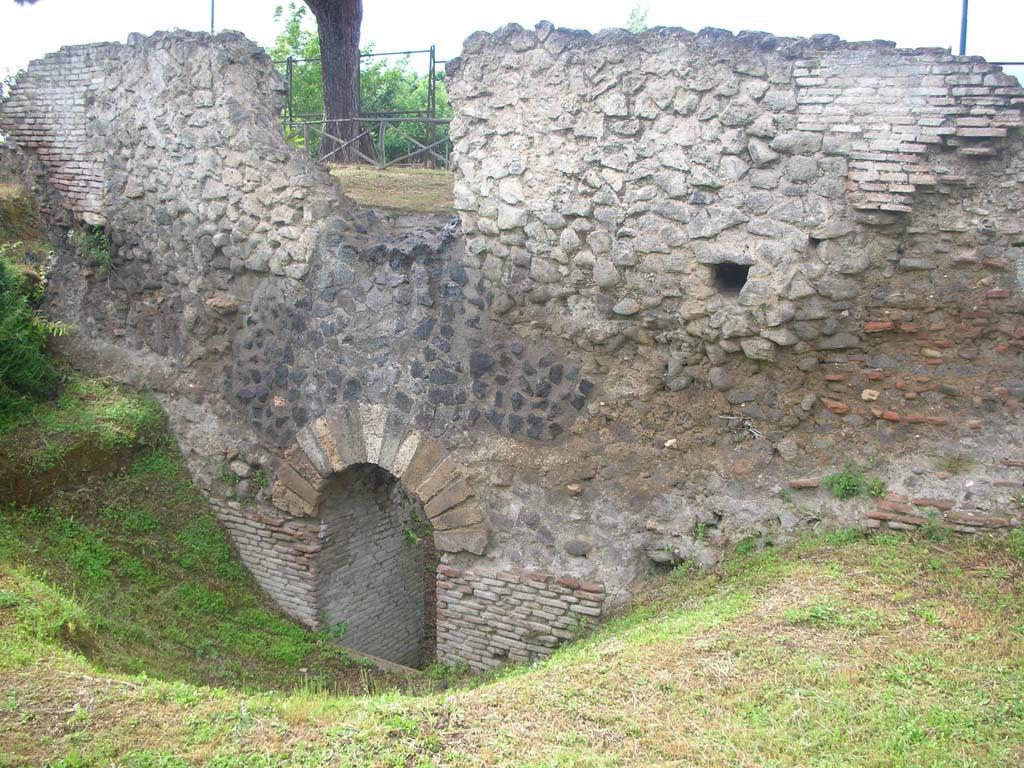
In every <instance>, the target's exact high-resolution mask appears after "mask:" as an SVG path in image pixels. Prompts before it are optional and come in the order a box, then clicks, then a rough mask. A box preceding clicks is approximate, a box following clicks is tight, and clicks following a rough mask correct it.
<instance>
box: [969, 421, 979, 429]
mask: <svg viewBox="0 0 1024 768" xmlns="http://www.w3.org/2000/svg"><path fill="white" fill-rule="evenodd" d="M967 426H968V428H970V429H981V419H968V420H967Z"/></svg>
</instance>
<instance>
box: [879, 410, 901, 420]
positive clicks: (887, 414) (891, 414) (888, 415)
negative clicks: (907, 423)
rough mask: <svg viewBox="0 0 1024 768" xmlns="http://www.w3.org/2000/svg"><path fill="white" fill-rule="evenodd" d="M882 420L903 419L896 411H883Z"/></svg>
mask: <svg viewBox="0 0 1024 768" xmlns="http://www.w3.org/2000/svg"><path fill="white" fill-rule="evenodd" d="M882 418H883V419H885V420H886V421H902V418H901V417H900V415H899V414H898V413H897V412H896V411H882Z"/></svg>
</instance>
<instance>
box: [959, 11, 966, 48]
mask: <svg viewBox="0 0 1024 768" xmlns="http://www.w3.org/2000/svg"><path fill="white" fill-rule="evenodd" d="M960 55H961V56H966V55H967V0H964V12H963V15H962V16H961V17H960Z"/></svg>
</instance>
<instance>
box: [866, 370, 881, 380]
mask: <svg viewBox="0 0 1024 768" xmlns="http://www.w3.org/2000/svg"><path fill="white" fill-rule="evenodd" d="M867 377H868V380H869V381H881V380H882V379H884V378H885V374H884V373H883V372H882V371H868V374H867Z"/></svg>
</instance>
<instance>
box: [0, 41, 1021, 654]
mask: <svg viewBox="0 0 1024 768" xmlns="http://www.w3.org/2000/svg"><path fill="white" fill-rule="evenodd" d="M69 71H70V72H80V71H88V73H89V74H88V79H87V80H86V79H82V80H81V81H75V82H77V83H78V84H77V85H75V86H74V87H70V88H68V87H66V84H67V83H69V82H71V80H70V79H69V78H68V77H66V76H65V75H66V74H67V72H69ZM450 86H451V92H452V96H453V103H454V104H455V107H456V110H457V118H456V121H455V123H454V125H453V136H454V137H455V139H456V198H457V206H458V208H459V210H460V212H461V213H462V215H463V225H464V228H465V236H463V235H462V233H461V232H460V231H459V229H458V227H457V226H455V224H454V223H452V222H448V221H447V219H446V218H442V219H440V220H423V219H414V218H408V217H405V218H403V217H397V216H394V215H391V214H382V213H378V212H373V211H367V210H361V209H358V208H356V207H354V206H352V205H351V204H350V203H349V202H348V201H346V200H345V199H344V198H343V197H342V196H341V195H340V193H339V190H338V187H337V185H336V184H334V182H333V181H332V180H330V179H329V178H328V177H327V176H326V175H325V174H324V173H323V171H322V170H320V169H318V168H316V167H314V166H312V165H311V164H310V163H308V162H307V161H306V160H305V159H304V158H303V157H302V156H301V154H300V153H297V152H293V151H292V150H291V149H290V148H289V147H288V146H287V144H286V143H285V142H284V140H283V139H282V138H281V136H280V131H279V125H278V123H277V116H278V109H279V107H280V92H279V81H278V79H277V77H276V75H275V74H274V73H273V71H272V68H271V66H270V63H269V61H268V60H267V59H266V57H265V55H264V54H263V53H262V52H260V51H259V50H258V49H257V48H256V47H255V46H253V45H252V44H250V43H248V42H247V41H245V40H244V39H242V38H241V37H239V36H236V35H231V34H227V35H219V36H217V37H209V36H206V35H194V34H186V33H170V34H159V35H156V36H154V37H152V38H133V39H132V40H130V41H129V44H128V45H124V46H121V45H105V46H88V47H84V48H72V49H64V50H63V51H61V52H60V53H57V54H53V55H51V56H50V57H47V58H46V59H44V60H43V61H42V62H39V63H36V64H33V66H32V67H30V69H29V71H28V73H27V74H26V76H25V77H24V78H23V79H22V80H21V81H19V84H18V87H17V88H16V89H15V92H14V95H13V96H12V98H11V99H10V100H9V101H8V102H6V103H5V104H3V105H2V107H0V125H2V126H3V128H4V130H5V131H7V132H8V133H9V134H10V135H11V137H12V138H13V139H14V140H15V141H17V142H18V143H19V144H20V145H21V146H22V147H23V148H24V149H25V150H28V151H32V152H35V153H36V154H37V157H38V160H39V161H40V162H41V166H40V167H42V168H43V169H44V170H45V175H46V176H47V177H48V178H49V179H52V180H54V181H53V182H52V183H51V184H50V185H49V188H50V189H51V191H53V188H54V187H56V191H57V193H58V195H59V196H58V197H57V198H56V199H55V202H54V203H53V205H54V206H55V207H60V208H61V210H63V211H64V212H65V215H66V217H67V219H68V220H74V221H83V220H84V221H91V222H100V221H101V222H103V223H104V225H105V227H106V231H107V232H108V234H109V235H110V237H111V239H112V243H113V246H112V253H111V255H112V268H111V269H109V270H106V271H104V270H102V269H100V268H99V267H97V266H96V265H90V264H88V263H86V262H84V261H83V260H82V258H81V257H79V256H77V255H76V254H75V253H73V252H72V251H71V250H70V249H65V250H64V251H63V253H62V256H61V261H60V264H59V267H58V269H59V275H58V276H57V277H56V278H55V279H54V280H52V281H51V286H52V289H53V294H52V296H51V297H50V299H49V301H50V305H49V308H48V311H49V312H50V313H51V315H53V316H54V317H55V318H59V319H63V320H66V321H70V322H74V323H76V324H77V325H78V327H79V333H78V334H77V335H76V336H75V337H74V338H73V339H71V340H70V342H69V347H68V351H69V352H70V353H71V354H72V355H73V357H74V358H75V359H76V361H77V362H78V363H79V364H80V365H83V366H84V367H86V368H91V369H94V370H97V371H102V372H104V373H107V374H111V375H116V376H118V377H119V378H121V379H123V380H125V381H128V382H130V383H133V384H135V385H137V386H140V387H143V388H146V389H149V390H151V391H153V392H155V393H156V394H157V396H158V397H160V398H161V400H162V402H163V403H164V404H165V406H166V408H167V411H168V413H169V415H170V419H171V422H172V425H173V427H174V429H175V431H176V433H177V434H178V436H179V439H180V441H181V444H182V447H183V450H184V452H185V455H186V457H187V459H188V462H189V466H190V468H191V470H192V472H193V475H194V477H195V478H196V480H197V482H198V483H199V484H201V485H202V486H203V487H204V488H205V489H206V490H207V491H208V492H209V493H210V494H211V496H212V497H213V498H214V499H215V500H216V501H217V502H218V504H219V508H220V510H221V515H222V519H223V521H224V523H225V525H226V526H227V527H228V528H229V529H230V530H231V531H232V534H233V536H234V538H235V541H236V542H237V544H238V546H239V550H240V552H241V553H242V556H243V558H244V559H245V562H246V564H247V565H248V567H249V568H250V569H251V570H252V572H253V573H254V574H255V575H256V577H257V579H258V580H259V581H260V583H261V584H262V585H263V586H264V587H265V588H266V589H267V590H268V591H269V592H270V593H271V594H272V595H273V596H274V597H275V599H276V600H277V601H278V602H279V604H280V605H281V606H282V607H283V608H284V609H285V610H286V611H288V612H289V613H290V614H291V615H292V616H294V617H296V618H298V619H299V620H302V621H304V622H306V623H308V624H311V625H316V624H318V623H319V622H320V621H321V614H322V612H323V611H324V610H325V608H328V607H329V606H328V603H330V604H332V605H341V602H332V600H333V598H332V599H331V600H327V599H325V596H326V595H327V593H328V592H329V591H330V590H329V589H327V588H326V586H325V585H329V584H331V583H334V582H333V580H334V579H335V578H337V579H338V583H342V582H344V579H345V577H346V574H345V573H342V572H340V570H339V569H342V568H344V567H345V566H344V565H341V564H339V563H340V562H341V560H343V559H344V558H341V560H339V558H338V557H334V555H337V554H338V552H339V551H340V550H338V549H337V548H336V547H335V548H333V549H332V547H333V544H332V542H334V543H336V542H338V541H339V540H340V538H339V536H340V535H341V528H343V527H344V526H338V525H336V523H337V522H338V520H340V517H341V516H339V515H337V514H335V512H337V510H336V509H335V507H336V506H337V504H336V501H337V498H338V497H337V493H338V491H337V489H338V485H337V484H338V482H339V478H344V477H346V476H351V468H353V467H357V466H360V465H366V464H370V465H376V466H377V467H379V468H380V470H379V471H382V472H386V473H388V475H390V476H391V477H393V478H395V479H396V480H397V481H398V482H399V483H400V484H401V487H402V488H404V492H407V493H408V494H409V497H408V501H409V504H410V505H412V506H415V505H422V508H423V512H424V515H425V517H426V518H427V520H428V522H429V524H430V526H431V528H432V530H433V542H434V544H435V545H436V548H437V550H438V552H439V553H440V555H441V560H442V565H441V566H440V568H439V571H438V586H439V592H438V596H437V638H438V641H437V642H438V648H437V651H438V656H439V658H441V659H443V660H446V661H455V660H464V661H467V662H469V663H470V664H471V665H473V666H475V667H478V668H485V667H489V666H493V665H494V664H495V663H500V662H501V661H503V660H505V659H514V660H518V659H523V658H530V657H532V656H535V655H542V654H544V653H547V652H548V651H549V650H550V649H551V648H553V647H555V646H556V645H557V644H558V643H560V642H562V641H564V640H566V639H568V637H571V636H574V635H575V634H577V633H578V632H580V631H581V630H582V629H584V628H585V626H586V624H587V622H590V621H593V620H596V619H597V618H599V617H600V615H601V614H602V612H603V611H604V610H605V607H606V604H614V603H617V602H621V601H622V600H624V599H626V598H628V597H629V595H630V594H631V592H632V590H633V589H634V586H635V583H636V582H637V581H638V580H639V579H642V578H644V577H645V576H646V575H648V574H650V573H651V572H652V571H653V570H654V569H655V568H657V567H658V565H659V564H667V563H674V562H678V561H680V560H685V559H690V560H695V561H698V562H700V563H702V564H712V563H714V562H716V561H717V559H718V558H719V557H720V555H721V553H722V552H723V551H725V550H727V549H729V548H730V547H733V546H735V545H736V543H737V542H739V541H741V540H743V539H751V540H753V541H754V542H756V543H758V544H760V545H765V544H768V543H770V542H773V541H777V540H783V539H785V538H787V537H791V536H793V535H795V534H797V533H799V532H802V531H809V530H817V529H820V528H827V527H835V526H839V525H860V526H874V527H881V526H888V527H893V528H900V527H907V526H910V527H913V526H916V525H920V524H922V523H923V522H925V521H926V520H927V519H928V511H929V510H931V511H936V510H937V511H938V512H939V513H940V514H942V515H944V516H945V517H944V519H945V521H946V523H947V524H948V525H950V526H956V527H958V528H959V529H962V530H965V531H968V530H970V531H973V530H989V529H998V528H1005V527H1008V526H1010V525H1016V524H1019V519H1018V518H1019V511H1018V509H1017V507H1016V506H1015V504H1014V503H1013V502H1011V500H1010V497H1011V495H1012V494H1013V493H1019V492H1020V491H1021V490H1024V482H1022V481H1024V469H1022V467H1024V456H1021V455H1019V450H1018V449H1017V448H1016V446H1019V445H1020V442H1021V438H1022V437H1024V434H1022V432H1024V430H1022V429H1021V425H1020V418H1019V404H1020V398H1021V397H1022V396H1024V376H1022V375H1021V350H1022V347H1024V324H1022V322H1021V307H1022V305H1021V293H1020V281H1021V276H1022V274H1024V258H1022V248H1024V226H1022V221H1021V217H1020V210H1021V206H1022V202H1024V192H1022V187H1024V146H1022V138H1021V130H1020V128H1019V126H1020V115H1021V109H1022V102H1021V98H1022V97H1021V91H1020V89H1019V88H1017V87H1016V85H1015V84H1014V83H1013V82H1011V81H1009V80H1008V79H1006V78H1004V77H1003V76H1002V75H1001V74H1000V73H999V71H998V70H997V69H995V68H991V67H989V66H988V65H986V64H984V63H983V62H980V61H978V60H975V59H958V58H954V57H949V56H948V55H946V54H943V53H940V52H935V51H919V52H906V51H896V50H893V49H891V48H886V47H884V46H879V45H877V44H870V45H861V44H854V45H850V44H845V43H840V42H839V41H836V40H835V39H833V38H820V39H814V40H810V41H807V40H800V41H795V40H779V39H775V38H772V37H770V36H767V35H745V36H741V37H738V38H733V37H731V36H729V35H726V34H722V33H719V32H708V33H702V34H701V35H692V34H691V33H688V32H684V31H681V30H652V31H650V32H648V33H645V34H643V35H640V36H632V35H628V34H626V33H608V34H602V35H598V36H590V35H586V34H581V33H572V32H566V31H561V30H553V29H552V28H551V27H550V26H549V25H544V24H542V25H540V26H538V28H537V30H536V31H525V30H522V29H520V28H518V27H508V28H505V29H503V30H501V31H499V32H498V33H495V34H494V35H483V34H480V35H476V36H474V37H472V38H470V39H469V40H468V41H467V45H466V50H465V55H464V57H463V58H462V59H461V60H460V61H458V62H455V63H453V65H452V68H451V80H450ZM65 101H67V102H68V103H69V104H73V105H82V111H81V112H80V113H77V114H78V115H79V117H74V118H73V117H68V118H67V120H64V118H63V117H62V118H60V119H58V118H56V117H54V115H55V114H56V111H57V109H58V106H59V105H60V104H63V103H64V102H65ZM74 114H76V113H72V116H73V115H74ZM62 121H63V122H62ZM40 126H43V128H40ZM83 132H84V133H83ZM82 135H84V139H81V136H82ZM68 137H75V138H74V141H72V139H71V138H68ZM56 145H60V146H61V147H63V148H64V149H63V150H62V152H60V153H47V152H46V151H45V150H46V149H47V148H48V147H52V146H56ZM72 150H73V152H72ZM69 152H72V153H71V154H68V153H69ZM80 169H85V172H84V173H82V174H79V173H78V171H79V170H80ZM96 169H99V170H96ZM95 174H98V175H95ZM96 178H99V179H101V186H100V188H99V189H98V191H96V188H95V187H94V186H92V185H93V182H94V181H95V179H96ZM61 179H66V180H67V183H68V184H69V185H70V187H69V188H67V189H64V188H63V187H61V186H60V185H59V184H57V181H59V180H61ZM79 180H81V188H83V189H86V188H87V189H89V190H93V191H90V192H89V194H88V195H85V196H83V195H79V194H77V192H76V190H77V189H79V186H76V185H79ZM62 190H63V192H62ZM847 458H850V459H856V460H858V461H860V462H872V463H873V465H874V466H873V469H872V470H871V472H872V473H873V474H876V475H878V476H879V477H880V478H881V479H883V480H884V481H885V482H886V484H887V485H888V488H889V491H890V492H889V494H888V495H887V496H886V497H884V498H881V499H878V500H867V499H862V500H857V501H852V502H838V501H836V500H835V499H833V498H831V497H830V496H829V495H828V494H827V493H826V492H824V491H823V490H819V489H817V484H818V480H819V478H820V476H821V475H822V474H823V472H824V470H823V468H824V467H828V468H830V469H834V468H836V467H837V466H841V465H842V463H843V461H844V460H845V459H847ZM950 468H954V469H955V470H956V471H955V472H951V471H950ZM264 478H265V479H266V482H264ZM787 486H791V487H792V491H791V492H790V491H789V490H788V489H787ZM1015 489H1016V490H1015ZM781 490H786V492H785V493H780V491H781ZM404 492H403V493H404ZM332 499H333V501H332ZM377 522H379V521H377ZM395 524H396V525H397V522H396V523H395ZM332 525H335V527H334V528H332ZM359 531H360V532H361V533H362V534H365V536H366V538H365V539H364V541H365V542H367V546H371V544H372V541H373V540H375V536H377V534H379V537H378V538H379V539H380V540H381V541H384V540H389V541H390V540H391V539H392V538H394V536H393V535H392V534H395V535H397V534H396V532H395V531H394V530H393V529H389V531H390V533H389V532H388V531H385V530H384V529H383V528H381V529H376V528H375V529H373V530H372V531H371V530H367V529H366V528H365V527H363V528H360V529H359ZM396 540H397V539H396ZM332 552H333V554H332ZM381 552H382V553H383V549H382V550H381ZM388 562H389V563H391V565H383V566H381V568H380V569H379V573H373V574H372V576H374V577H375V576H381V577H382V578H383V577H385V576H387V575H388V574H389V573H390V571H389V568H391V567H392V565H393V564H394V562H396V561H395V560H393V559H392V560H388ZM409 568H410V569H412V568H415V566H409ZM371 570H372V569H371ZM406 570H408V569H406ZM404 573H405V571H404V570H403V574H404ZM369 579H370V577H369V576H368V577H367V580H369ZM388 583H392V582H391V581H390V580H388ZM409 583H410V584H411V583H412V581H411V580H410V582H409ZM409 589H412V587H409ZM342 591H344V590H342ZM410 604H411V603H410ZM343 612H344V611H342V610H340V609H339V611H338V615H331V616H330V621H332V622H341V621H346V620H347V618H350V617H346V616H344V615H340V614H341V613H343ZM357 623H358V622H357ZM367 626H368V625H367ZM358 629H359V628H358V627H356V626H354V625H353V623H352V622H350V631H353V632H355V631H358ZM389 652H390V651H389Z"/></svg>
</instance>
